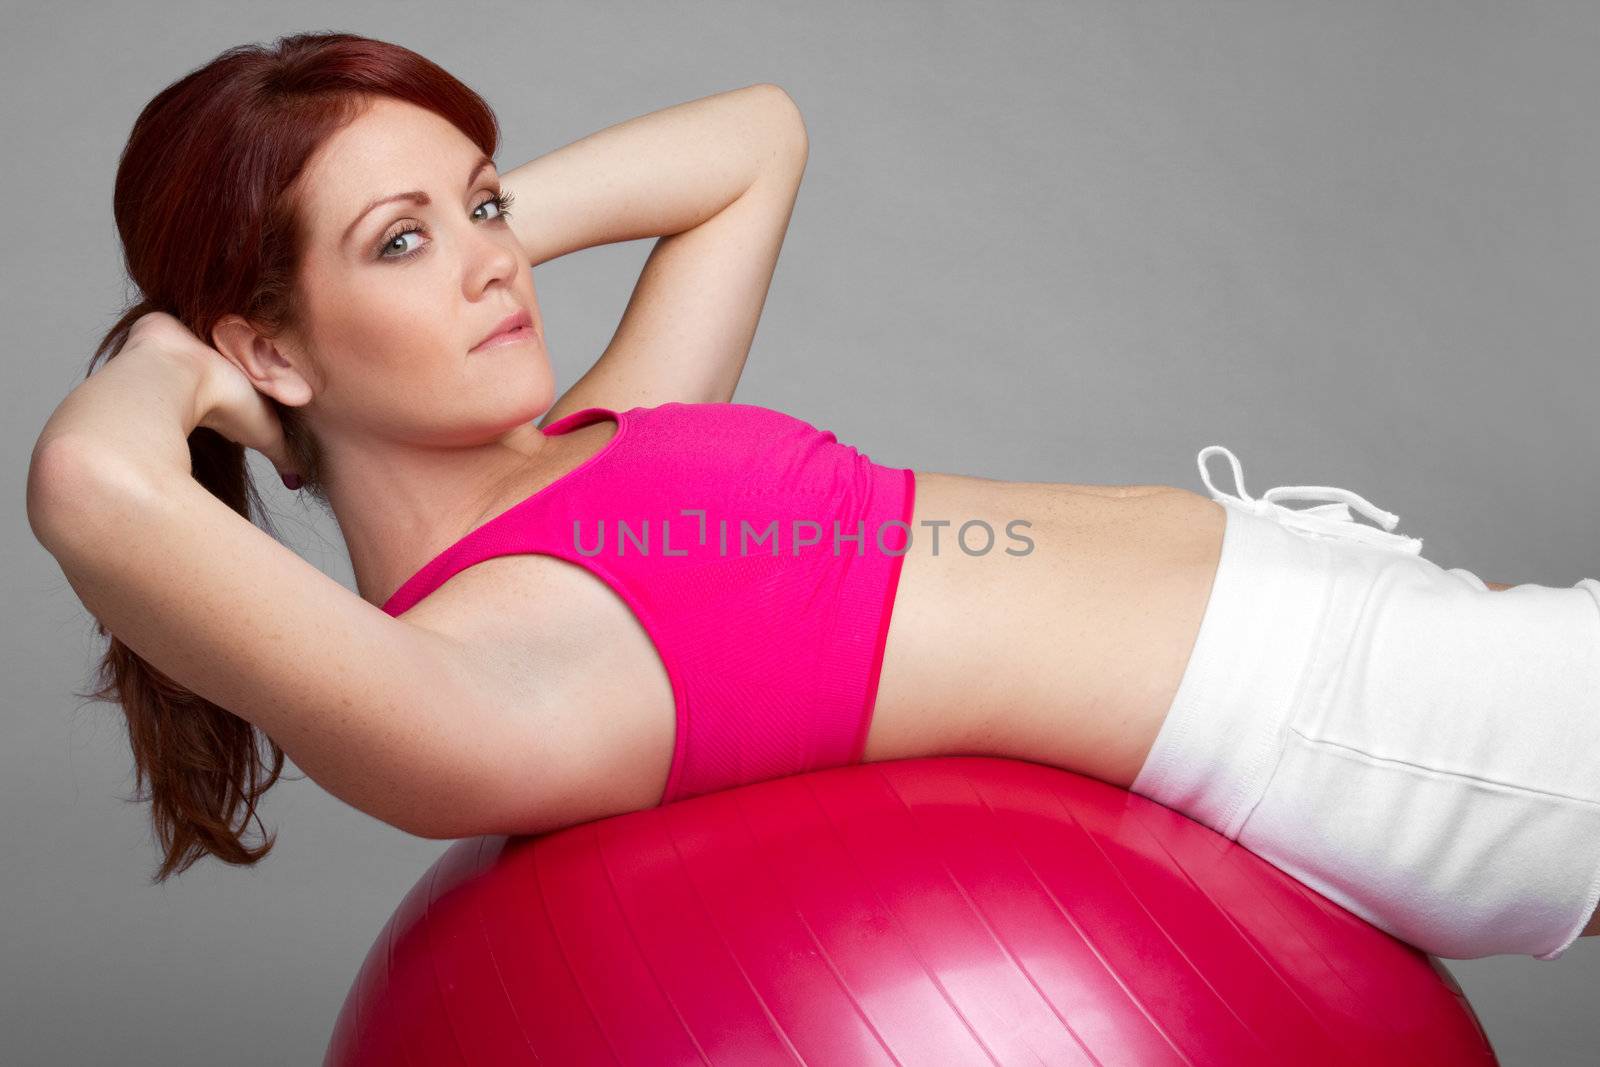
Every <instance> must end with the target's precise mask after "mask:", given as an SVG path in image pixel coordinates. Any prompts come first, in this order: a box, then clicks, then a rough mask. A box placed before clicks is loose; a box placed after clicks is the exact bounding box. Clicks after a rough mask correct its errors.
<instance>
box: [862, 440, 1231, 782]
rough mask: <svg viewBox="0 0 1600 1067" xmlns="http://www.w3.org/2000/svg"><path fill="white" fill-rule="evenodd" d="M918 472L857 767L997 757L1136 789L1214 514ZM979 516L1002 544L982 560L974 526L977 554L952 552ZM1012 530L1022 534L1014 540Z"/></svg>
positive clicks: (1191, 506) (1190, 497)
mask: <svg viewBox="0 0 1600 1067" xmlns="http://www.w3.org/2000/svg"><path fill="white" fill-rule="evenodd" d="M916 477H917V492H916V498H915V501H914V512H913V517H912V523H911V528H912V543H911V548H910V550H909V551H908V552H907V553H906V558H905V561H904V564H903V569H902V571H901V575H900V585H899V588H898V590H897V592H896V596H895V604H894V613H893V616H892V618H891V620H890V624H889V632H888V637H887V641H886V644H885V648H884V658H883V673H882V676H881V678H880V680H879V683H878V695H877V702H876V706H875V710H874V713H873V718H872V723H871V727H870V729H869V732H868V735H867V745H866V751H865V754H864V757H863V758H864V759H865V760H866V761H868V762H871V761H876V760H893V759H905V758H910V757H915V756H933V755H955V754H963V755H994V756H1006V757H1011V758H1017V759H1025V760H1031V761H1034V762H1037V763H1044V764H1048V765H1051V766H1056V767H1061V768H1063V769H1066V770H1071V771H1075V772H1078V773H1080V774H1086V775H1089V776H1092V777H1095V778H1099V779H1101V780H1103V781H1107V782H1110V783H1112V784H1115V785H1120V786H1124V787H1126V786H1127V785H1129V784H1130V783H1131V782H1132V781H1133V779H1134V777H1135V776H1136V775H1137V774H1138V771H1139V768H1140V767H1141V766H1142V765H1143V763H1144V760H1145V757H1146V756H1147V755H1148V753H1149V751H1150V748H1151V746H1152V745H1153V744H1154V742H1155V737H1156V734H1157V732H1158V731H1159V730H1160V728H1161V723H1162V720H1163V719H1164V718H1165V717H1166V713H1167V711H1168V709H1169V708H1170V707H1171V706H1172V702H1173V698H1174V696H1175V695H1176V693H1177V689H1178V683H1179V682H1180V681H1181V680H1182V678H1183V673H1184V668H1185V667H1186V666H1187V664H1188V661H1189V654H1190V652H1191V651H1192V650H1193V648H1194V643H1195V637H1196V635H1197V633H1198V632H1199V627H1200V621H1201V619H1202V618H1203V617H1204V614H1205V608H1206V603H1207V601H1208V599H1209V597H1210V591H1211V583H1212V579H1213V578H1214V577H1215V575H1216V570H1217V563H1218V560H1219V559H1220V556H1221V551H1222V533H1223V527H1224V524H1225V518H1226V516H1225V512H1224V511H1223V508H1222V506H1221V505H1220V504H1218V503H1216V502H1215V501H1213V500H1210V499H1208V498H1206V497H1203V496H1200V495H1199V494H1197V493H1193V492H1189V491H1188V490H1183V489H1177V488H1173V487H1171V486H1139V485H1135V486H1102V485H1077V484H1070V483H1053V482H1006V481H997V480H992V479H986V478H974V477H968V476H965V475H953V474H942V473H935V472H923V471H918V472H917V474H916ZM940 520H944V521H946V522H948V525H945V526H938V527H933V526H927V525H925V522H938V521H940ZM972 520H981V521H982V522H983V523H985V524H987V526H988V527H989V528H991V529H993V531H994V534H995V536H994V543H993V545H992V547H990V548H989V549H988V551H986V552H979V551H978V550H979V549H981V548H982V547H983V546H984V545H985V543H986V542H987V535H986V534H985V533H984V532H983V529H982V527H981V526H978V525H976V524H974V525H973V526H971V527H970V528H969V532H968V536H967V537H966V539H965V542H964V543H965V544H966V546H967V549H969V550H970V551H968V550H964V549H963V548H962V543H961V542H958V540H957V531H958V530H959V528H960V527H961V526H962V525H963V524H964V523H969V522H971V521H972ZM1013 520H1023V521H1025V522H1027V523H1028V524H1029V525H1027V526H1022V525H1021V524H1020V523H1016V524H1014V525H1011V526H1010V527H1009V529H1010V530H1011V531H1012V532H1014V533H1015V534H1016V536H1011V535H1009V534H1008V524H1012V523H1013ZM936 531H937V533H938V543H937V545H936V544H935V541H934V536H933V535H934V533H935V532H936ZM1024 537H1025V538H1027V539H1028V540H1029V541H1031V542H1032V546H1031V548H1030V547H1029V545H1028V544H1027V543H1026V542H1024V541H1023V540H1021V538H1024ZM1007 549H1011V550H1012V551H1011V553H1008V552H1007V551H1006V550H1007Z"/></svg>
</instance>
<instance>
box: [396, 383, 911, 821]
mask: <svg viewBox="0 0 1600 1067" xmlns="http://www.w3.org/2000/svg"><path fill="white" fill-rule="evenodd" d="M604 418H609V419H612V420H614V421H615V422H616V423H617V428H616V431H615V432H614V433H613V435H612V437H611V439H610V440H609V441H607V442H606V444H605V445H604V446H603V447H602V448H601V449H600V451H598V452H597V453H595V454H594V455H593V456H591V457H590V458H589V459H587V460H586V461H584V462H583V463H582V464H580V465H579V466H578V467H576V468H574V469H573V470H571V471H569V472H568V473H566V474H565V475H563V476H561V477H560V478H558V479H556V481H554V482H553V483H551V484H550V485H548V486H546V487H544V488H543V489H541V490H539V491H538V492H536V493H534V494H533V495H532V496H529V497H527V498H526V499H524V500H522V501H521V502H520V503H517V504H515V505H513V506H512V507H511V508H509V509H507V510H506V511H503V512H501V513H500V514H499V515H496V516H495V517H494V518H492V519H489V520H488V521H487V522H485V523H483V524H482V525H481V526H479V527H477V528H476V529H474V530H473V531H472V532H471V533H469V534H467V535H466V536H465V537H463V538H462V539H461V540H459V541H457V542H456V543H455V544H453V545H451V546H450V547H448V548H446V549H445V550H444V551H443V552H441V553H439V554H438V555H437V556H436V557H434V558H433V559H432V560H431V561H429V562H428V563H427V564H426V565H425V566H424V567H423V568H422V569H421V570H419V571H418V572H417V573H416V574H414V575H412V576H411V577H410V578H409V579H407V580H406V582H405V583H404V584H403V585H401V586H400V588H399V589H398V590H396V591H395V593H394V595H393V596H391V597H390V598H389V599H388V601H387V602H385V603H384V605H383V610H384V611H386V612H388V613H389V614H390V615H399V614H401V613H403V612H405V611H406V610H407V609H409V608H411V607H412V606H413V605H414V604H416V603H417V602H418V601H420V600H422V599H423V598H424V597H426V596H427V595H428V594H429V593H431V592H433V590H435V589H437V588H438V587H439V586H440V585H441V584H443V583H444V582H445V580H446V579H448V578H450V577H451V576H452V575H454V574H456V573H457V572H459V571H461V570H463V569H465V568H467V567H470V566H472V565H473V564H475V563H479V562H482V561H483V560H486V559H491V558H493V557H495V556H502V555H507V554H511V553H524V552H530V553H540V554H546V555H553V556H559V557H560V558H562V559H565V560H568V561H570V562H572V563H575V564H577V565H579V566H581V567H584V568H586V569H588V570H589V571H590V572H592V573H594V574H595V575H597V576H598V577H600V578H601V579H602V580H604V581H605V582H606V584H607V585H608V586H610V587H611V589H612V590H614V591H615V592H616V593H617V595H618V596H620V597H621V598H622V599H623V600H624V601H625V602H626V603H627V604H628V606H629V607H630V608H631V609H632V611H633V612H634V614H635V616H636V617H637V618H638V620H639V622H640V624H641V625H642V626H643V628H644V629H645V631H646V633H648V634H649V636H650V639H651V641H652V642H653V643H654V645H655V647H656V651H657V653H658V654H659V655H660V657H661V662H662V664H663V665H664V667H665V668H666V672H667V675H668V677H669V678H670V679H671V682H672V693H673V699H674V702H675V704H676V708H677V735H676V739H675V741H674V747H673V756H672V768H671V771H670V773H669V776H668V779H667V786H666V790H665V792H664V793H663V795H662V799H661V803H663V804H666V803H670V802H672V801H674V800H681V799H684V798H687V797H691V796H696V795H699V794H702V793H709V792H712V791H714V790H719V789H726V788H730V787H732V786H736V785H742V784H745V783H748V782H755V781H761V780H764V779H768V778H777V777H782V776H784V775H790V774H797V773H801V772H804V771H810V770H817V769H821V768H824V767H831V766H841V765H844V764H849V763H858V762H860V760H861V756H862V753H863V751H864V750H865V748H866V740H867V728H868V725H869V723H870V721H871V717H872V709H873V704H874V701H875V699H876V696H877V690H878V676H879V673H880V671H881V668H882V665H883V649H884V642H885V639H886V638H887V636H888V630H889V618H890V615H891V613H892V611H893V607H894V596H895V589H896V587H897V586H898V584H899V579H900V570H901V564H902V562H903V561H904V558H905V552H906V550H907V548H908V546H909V545H910V531H911V526H910V523H911V513H912V503H913V501H914V498H915V493H916V479H915V475H914V474H913V472H912V471H910V470H908V469H901V468H894V467H884V466H880V465H879V464H876V463H874V462H872V460H871V459H870V458H868V457H867V456H866V455H864V454H863V453H861V452H858V451H857V450H856V449H854V448H852V447H850V446H849V445H844V444H840V443H839V441H838V439H837V438H836V437H835V436H834V435H833V434H832V433H831V432H828V431H824V430H819V429H817V428H816V427H815V426H812V425H811V424H809V423H807V422H804V421H802V420H800V419H797V418H794V417H793V416H790V415H786V414H784V413H783V412H780V411H775V410H772V409H771V408H764V407H758V406H755V405H752V404H735V403H701V404H684V403H677V402H672V403H666V404H660V405H657V406H655V407H635V408H630V409H628V410H626V411H621V412H617V411H613V410H611V409H610V408H603V407H590V408H585V409H583V410H581V411H575V412H573V413H571V414H569V415H567V416H565V417H563V418H561V419H559V420H557V421H556V422H554V423H551V424H550V425H549V426H547V427H545V428H544V430H543V432H544V433H545V434H550V435H555V434H564V433H566V432H568V431H569V430H573V429H576V428H578V427H580V426H585V425H588V424H589V423H592V422H595V421H598V420H600V419H604ZM552 610H554V608H552Z"/></svg>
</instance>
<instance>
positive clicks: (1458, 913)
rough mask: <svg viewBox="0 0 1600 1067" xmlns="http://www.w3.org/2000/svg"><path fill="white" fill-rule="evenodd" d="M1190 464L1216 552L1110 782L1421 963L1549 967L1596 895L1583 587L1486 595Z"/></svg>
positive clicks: (1596, 610)
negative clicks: (1179, 644) (1128, 772)
mask: <svg viewBox="0 0 1600 1067" xmlns="http://www.w3.org/2000/svg"><path fill="white" fill-rule="evenodd" d="M1214 452H1220V453H1223V454H1225V455H1227V457H1228V459H1229V461H1230V462H1231V463H1232V464H1233V470H1234V477H1235V482H1236V484H1237V485H1238V487H1239V495H1238V496H1234V495H1232V494H1226V493H1221V492H1219V491H1218V490H1217V489H1216V488H1215V487H1214V486H1212V484H1211V479H1210V477H1209V474H1208V472H1207V469H1206V458H1207V456H1208V455H1210V454H1212V453H1214ZM1199 462H1200V473H1201V478H1202V480H1204V482H1205V483H1206V486H1207V488H1208V489H1210V491H1211V496H1212V498H1213V499H1215V500H1217V501H1218V502H1219V503H1221V504H1222V505H1223V507H1224V508H1225V509H1226V511H1227V521H1226V528H1225V533H1224V536H1223V543H1222V557H1221V560H1220V563H1219V565H1218V568H1217V575H1216V579H1215V583H1214V585H1213V587H1212V590H1211V598H1210V601H1209V603H1208V604H1207V607H1206V612H1205V616H1204V620H1203V621H1202V623H1201V625H1200V630H1199V634H1198V636H1197V639H1196V643H1195V648H1194V651H1193V653H1192V655H1191V657H1190V661H1189V664H1188V667H1187V668H1186V670H1185V672H1184V676H1183V680H1182V682H1181V683H1180V684H1179V687H1178V692H1177V696H1176V698H1175V699H1174V701H1173V705H1172V708H1171V710H1170V711H1169V713H1168V715H1167V718H1166V720H1165V721H1164V722H1163V723H1162V726H1161V730H1160V733H1159V734H1158V735H1157V737H1156V741H1155V745H1154V747H1153V748H1152V749H1151V752H1150V755H1149V757H1148V759H1147V760H1146V762H1145V764H1144V766H1143V767H1142V768H1141V769H1140V771H1139V774H1138V777H1137V778H1136V779H1135V781H1134V782H1133V784H1132V786H1131V787H1130V788H1131V789H1132V790H1133V791H1134V792H1136V793H1139V794H1141V795H1143V796H1146V797H1149V798H1150V799H1152V800H1155V801H1157V802H1158V803H1161V804H1164V805H1166V806H1167V807H1170V808H1173V809H1175V810H1177V811H1180V812H1182V813H1183V814H1185V815H1187V816H1189V817H1190V818H1192V819H1195V820H1197V821H1199V822H1201V823H1204V824H1205V825H1207V826H1209V827H1211V828H1212V829H1213V830H1216V831H1217V832H1218V833H1220V834H1222V835H1224V836H1225V837H1227V838H1229V839H1230V840H1234V841H1237V842H1238V843H1239V844H1240V845H1242V846H1243V847H1245V848H1247V849H1249V850H1250V851H1251V852H1254V853H1256V854H1257V855H1259V856H1261V857H1262V858H1263V859H1265V860H1267V861H1268V862H1269V863H1271V864H1273V865H1274V866H1276V867H1278V868H1280V869H1281V870H1283V871H1285V872H1286V873H1288V874H1289V875H1291V876H1293V877H1294V878H1296V879H1298V880H1299V881H1301V882H1303V883H1305V884H1306V885H1308V886H1310V887H1311V888H1313V889H1315V890H1316V891H1318V892H1319V893H1321V894H1322V895H1323V896H1325V897H1327V898H1328V899H1330V900H1332V901H1334V902H1335V903H1337V904H1339V905H1341V906H1342V907H1344V908H1345V909H1347V910H1349V911H1351V912H1353V913H1355V914H1356V915H1359V916H1361V917H1362V918H1363V919H1366V920H1367V921H1368V922H1370V923H1372V924H1373V925H1375V926H1377V927H1378V928H1379V929H1382V930H1384V931H1386V932H1388V933H1390V934H1392V935H1394V936H1395V937H1397V938H1399V939H1401V940H1403V941H1406V942H1409V943H1410V944H1412V945H1414V946H1416V947H1417V948H1419V949H1421V950H1423V951H1424V952H1428V953H1430V954H1432V955H1435V956H1440V957H1446V958H1450V959H1473V958H1476V957H1480V956H1493V955H1500V954H1515V955H1531V956H1534V957H1536V958H1538V959H1541V960H1551V959H1555V958H1557V957H1558V956H1560V955H1561V954H1562V953H1563V952H1565V951H1566V949H1567V947H1568V946H1569V945H1571V944H1572V942H1573V941H1574V940H1575V939H1576V938H1577V936H1578V934H1579V932H1580V931H1581V930H1582V928H1583V926H1584V925H1585V923H1586V922H1587V921H1588V919H1589V916H1590V914H1591V913H1592V912H1593V911H1594V909H1595V905H1596V903H1597V901H1600V581H1596V580H1595V579H1593V578H1584V579H1582V580H1581V581H1579V582H1577V583H1575V584H1574V585H1572V586H1568V587H1551V586H1544V585H1535V584H1524V585H1518V586H1514V587H1512V588H1510V589H1506V590H1502V591H1493V590H1490V589H1488V587H1487V586H1485V585H1484V583H1483V581H1482V580H1481V579H1480V578H1479V577H1478V576H1477V575H1475V574H1473V573H1472V572H1471V571H1468V570H1465V569H1463V568H1459V567H1457V568H1452V569H1450V570H1445V569H1443V568H1441V567H1439V566H1438V565H1437V564H1435V563H1433V562H1431V561H1430V560H1427V559H1424V558H1423V557H1422V556H1421V554H1420V552H1421V542H1420V541H1419V540H1417V539H1415V538H1411V537H1406V536H1403V535H1400V534H1397V533H1393V532H1391V531H1392V529H1393V526H1394V524H1395V523H1396V522H1397V521H1398V517H1397V516H1394V515H1392V514H1390V513H1388V512H1385V511H1382V510H1381V509H1378V508H1375V507H1374V506H1373V505H1372V504H1370V503H1369V502H1367V501H1366V500H1364V499H1362V498H1361V497H1359V496H1357V495H1356V494H1354V493H1351V492H1349V491H1348V490H1344V489H1338V488H1330V487H1325V486H1282V487H1279V488H1277V489H1273V490H1269V491H1268V492H1267V493H1266V494H1264V495H1263V496H1262V497H1261V498H1259V499H1254V498H1251V497H1249V495H1248V494H1247V493H1246V492H1245V489H1244V484H1243V480H1242V474H1241V472H1240V469H1239V462H1238V460H1237V459H1235V458H1234V456H1233V454H1232V453H1231V452H1229V451H1228V450H1227V449H1225V448H1222V447H1221V446H1218V445H1212V446H1210V447H1209V448H1206V449H1203V450H1201V453H1200V457H1199ZM1330 497H1332V498H1337V499H1338V500H1340V501H1343V502H1342V503H1329V504H1323V505H1322V506H1320V507H1314V508H1302V509H1290V508H1286V507H1284V506H1283V505H1281V504H1278V503H1276V501H1277V500H1279V499H1284V498H1290V499H1318V498H1321V499H1327V498H1330ZM1346 503H1348V504H1351V505H1354V506H1355V507H1356V508H1357V509H1358V510H1361V511H1362V512H1363V513H1364V514H1366V515H1368V516H1369V517H1371V518H1374V519H1376V520H1377V521H1378V522H1380V523H1381V524H1382V525H1383V528H1382V529H1379V528H1378V527H1375V526H1367V525H1364V524H1362V523H1359V522H1356V521H1354V519H1353V518H1352V517H1351V515H1350V512H1349V509H1348V508H1347V507H1346Z"/></svg>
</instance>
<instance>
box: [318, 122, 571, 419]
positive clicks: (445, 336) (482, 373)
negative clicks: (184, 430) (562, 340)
mask: <svg viewBox="0 0 1600 1067" xmlns="http://www.w3.org/2000/svg"><path fill="white" fill-rule="evenodd" d="M297 188H298V189H299V193H300V199H299V204H300V210H301V213H302V214H301V226H302V227H303V232H304V234H305V239H306V244H305V251H304V255H303V258H302V262H301V274H300V277H299V278H298V279H297V283H296V285H297V296H298V298H299V306H300V308H301V309H302V314H301V316H300V318H301V321H300V323H299V324H298V327H297V328H296V329H295V330H294V331H292V344H293V345H295V346H298V347H299V349H300V352H301V354H302V356H303V357H309V359H308V360H307V359H302V360H299V361H294V362H296V364H297V366H301V365H303V364H304V363H306V362H309V363H310V364H311V366H310V367H309V368H306V369H307V373H308V377H314V379H315V380H314V381H312V383H311V384H312V390H313V393H314V402H313V404H312V405H311V407H309V408H306V409H304V413H305V414H306V415H307V417H308V418H309V419H310V420H311V423H312V428H313V430H314V432H316V433H317V434H318V435H319V437H322V438H325V439H326V440H327V441H328V443H329V444H335V445H336V443H337V441H339V440H340V439H350V438H361V437H369V436H377V437H380V438H384V439H388V440H394V441H404V442H406V443H408V444H424V445H433V446H466V445H474V444H483V443H486V442H488V441H492V440H494V439H495V438H497V437H499V436H500V435H502V434H504V433H505V432H507V431H508V430H510V429H512V428H513V427H515V426H517V425H519V424H522V423H527V422H530V421H532V420H533V419H535V418H537V417H538V416H539V415H540V414H542V413H543V412H545V411H547V410H548V409H549V408H550V406H551V404H552V403H553V402H554V377H553V375H552V373H551V369H550V359H549V354H548V352H547V351H546V349H545V339H544V322H543V319H542V318H541V316H540V314H539V306H538V301H537V299H536V297H535V295H534V290H533V272H532V271H531V270H530V269H529V264H528V257H527V254H526V253H525V252H524V250H523V248H522V245H521V243H520V242H518V240H517V237H516V235H515V234H514V233H513V232H512V231H511V227H510V225H509V223H508V222H507V220H506V218H505V216H503V215H502V214H501V213H500V210H499V208H498V206H497V204H496V202H495V197H496V196H497V194H499V193H500V191H501V189H500V181H499V175H498V173H497V171H496V170H495V167H494V165H493V163H492V162H490V161H488V160H486V159H484V158H483V157H482V153H481V152H480V151H479V150H478V147H477V145H475V144H474V143H473V142H472V141H471V140H469V139H468V138H467V137H466V136H465V135H464V134H463V133H462V132H461V131H460V130H458V129H456V128H455V127H454V126H452V125H451V124H450V123H449V122H447V121H446V120H445V119H443V118H441V117H439V116H438V115H436V114H434V113H433V112H431V111H428V110H426V109H423V108H419V107H416V106H414V105H411V104H407V103H402V102H400V101H397V100H392V99H388V98H378V99H376V100H375V101H374V102H373V103H372V105H371V107H370V108H369V109H368V110H366V111H365V112H363V113H362V114H361V115H360V116H359V117H357V118H356V119H355V120H354V121H353V122H351V123H350V124H349V125H348V126H346V127H344V128H342V129H341V130H339V131H338V132H337V133H335V134H334V135H333V136H332V137H331V138H329V140H328V141H326V142H325V143H324V144H323V145H322V146H321V147H320V148H319V149H318V151H317V152H316V153H315V154H314V155H313V156H312V157H311V159H310V161H309V162H308V164H307V166H306V168H305V170H304V171H302V173H301V175H300V178H299V182H298V184H297ZM413 192H415V193H420V194H421V195H422V197H425V198H426V199H427V201H428V202H427V203H421V202H419V200H418V199H417V198H412V197H406V198H399V199H393V200H386V202H384V203H380V204H378V205H377V206H375V207H371V208H370V210H368V208H369V205H371V204H372V203H373V202H374V201H377V200H380V199H386V198H388V197H392V196H396V194H402V193H405V194H410V193H413ZM519 311H526V312H527V313H528V315H529V316H530V317H531V318H532V326H533V330H532V335H531V336H530V337H529V338H528V339H526V340H522V341H518V342H516V343H513V344H503V345H498V346H495V347H491V348H485V349H481V350H479V351H472V349H473V348H474V346H476V345H477V344H478V343H479V342H480V341H482V340H483V339H484V338H485V337H487V336H488V335H489V334H490V333H492V332H494V331H495V330H497V329H498V328H499V326H500V324H501V323H502V322H503V321H504V320H505V319H506V317H507V316H509V315H512V314H515V313H516V312H519Z"/></svg>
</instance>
